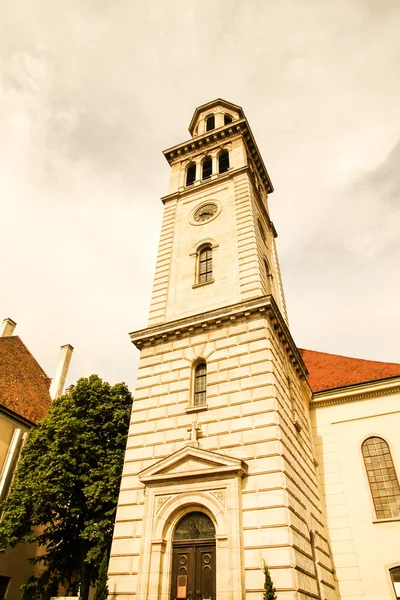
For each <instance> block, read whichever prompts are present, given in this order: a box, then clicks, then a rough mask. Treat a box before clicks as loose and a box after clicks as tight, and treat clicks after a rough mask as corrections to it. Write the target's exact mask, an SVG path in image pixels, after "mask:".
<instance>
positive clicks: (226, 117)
mask: <svg viewBox="0 0 400 600" xmlns="http://www.w3.org/2000/svg"><path fill="white" fill-rule="evenodd" d="M232 121H233V119H232V117H231V115H224V125H229V123H232Z"/></svg>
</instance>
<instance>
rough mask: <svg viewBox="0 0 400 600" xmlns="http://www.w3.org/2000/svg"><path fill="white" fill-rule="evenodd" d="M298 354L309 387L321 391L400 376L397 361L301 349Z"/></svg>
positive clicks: (314, 390)
mask: <svg viewBox="0 0 400 600" xmlns="http://www.w3.org/2000/svg"><path fill="white" fill-rule="evenodd" d="M299 352H300V354H301V357H302V359H303V361H304V363H305V365H306V367H307V370H308V373H309V375H308V383H309V384H310V387H311V390H312V391H313V392H314V393H315V392H322V391H323V390H331V389H335V388H340V387H345V386H347V385H357V384H358V383H365V382H367V381H377V380H379V379H388V378H389V377H400V364H397V363H385V362H378V361H375V360H364V359H362V358H350V357H348V356H339V355H338V354H328V353H327V352H316V351H315V350H303V349H302V348H299Z"/></svg>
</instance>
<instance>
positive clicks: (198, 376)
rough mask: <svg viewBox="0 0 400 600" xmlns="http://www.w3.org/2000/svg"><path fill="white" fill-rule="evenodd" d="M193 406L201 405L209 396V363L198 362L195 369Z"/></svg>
mask: <svg viewBox="0 0 400 600" xmlns="http://www.w3.org/2000/svg"><path fill="white" fill-rule="evenodd" d="M193 387H194V393H193V406H201V405H203V404H205V403H206V398H207V364H206V363H205V362H201V363H198V364H197V365H196V367H195V369H194V386H193Z"/></svg>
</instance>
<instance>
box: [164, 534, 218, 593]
mask: <svg viewBox="0 0 400 600" xmlns="http://www.w3.org/2000/svg"><path fill="white" fill-rule="evenodd" d="M215 582H216V573H215V540H201V541H194V542H174V544H173V556H172V582H171V600H175V599H181V600H183V599H187V600H216V595H215V589H216V585H215Z"/></svg>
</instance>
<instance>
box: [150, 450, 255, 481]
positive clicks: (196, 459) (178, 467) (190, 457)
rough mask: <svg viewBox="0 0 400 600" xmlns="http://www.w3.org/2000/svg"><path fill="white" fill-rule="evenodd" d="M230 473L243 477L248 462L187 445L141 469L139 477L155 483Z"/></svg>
mask: <svg viewBox="0 0 400 600" xmlns="http://www.w3.org/2000/svg"><path fill="white" fill-rule="evenodd" d="M229 474H231V475H232V476H241V477H242V476H243V475H246V474H247V465H246V463H245V462H243V461H242V460H239V459H237V458H232V457H230V456H224V455H222V454H216V453H215V452H209V451H208V450H202V449H201V448H194V447H192V446H186V447H185V448H182V449H181V450H178V451H177V452H175V453H174V454H171V455H170V456H167V457H166V458H163V459H162V460H160V461H158V462H156V463H155V464H154V465H151V467H147V469H144V470H143V471H141V472H140V473H139V479H140V481H142V483H153V482H154V483H155V482H159V481H168V480H169V481H173V480H176V479H183V478H194V477H196V478H201V477H205V478H206V477H210V476H218V475H220V476H222V475H224V476H226V475H229Z"/></svg>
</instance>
